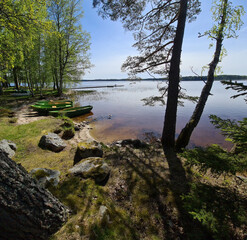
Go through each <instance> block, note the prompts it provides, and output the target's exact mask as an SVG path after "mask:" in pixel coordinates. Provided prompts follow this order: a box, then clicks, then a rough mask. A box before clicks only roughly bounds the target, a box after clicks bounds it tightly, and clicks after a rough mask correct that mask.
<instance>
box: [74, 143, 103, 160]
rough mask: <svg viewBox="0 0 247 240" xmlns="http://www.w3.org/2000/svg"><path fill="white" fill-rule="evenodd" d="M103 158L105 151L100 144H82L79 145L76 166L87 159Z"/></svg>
mask: <svg viewBox="0 0 247 240" xmlns="http://www.w3.org/2000/svg"><path fill="white" fill-rule="evenodd" d="M102 156H103V150H102V148H101V145H100V144H99V143H98V142H96V141H93V142H80V143H78V145H77V150H76V153H75V157H74V165H75V164H77V163H78V162H80V161H81V160H82V159H85V158H89V157H102Z"/></svg>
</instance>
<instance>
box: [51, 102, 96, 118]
mask: <svg viewBox="0 0 247 240" xmlns="http://www.w3.org/2000/svg"><path fill="white" fill-rule="evenodd" d="M92 109H93V106H91V105H88V106H83V107H71V108H66V109H62V110H55V111H49V115H52V116H54V117H57V116H61V115H65V116H67V117H70V118H73V117H77V116H81V115H83V114H86V113H89V112H90V111H91V110H92Z"/></svg>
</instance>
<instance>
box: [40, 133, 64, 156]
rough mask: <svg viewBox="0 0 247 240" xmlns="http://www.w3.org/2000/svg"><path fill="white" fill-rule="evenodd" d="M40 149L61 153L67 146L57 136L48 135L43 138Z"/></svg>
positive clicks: (53, 134)
mask: <svg viewBox="0 0 247 240" xmlns="http://www.w3.org/2000/svg"><path fill="white" fill-rule="evenodd" d="M39 147H41V148H43V149H48V150H51V151H53V152H60V151H62V150H63V149H64V148H65V147H66V144H65V143H64V141H63V140H62V139H61V138H60V137H59V136H58V135H57V134H55V133H48V134H47V135H44V136H42V137H41V139H40V141H39Z"/></svg>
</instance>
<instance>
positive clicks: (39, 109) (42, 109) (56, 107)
mask: <svg viewBox="0 0 247 240" xmlns="http://www.w3.org/2000/svg"><path fill="white" fill-rule="evenodd" d="M72 106H73V104H56V105H36V104H35V105H31V108H32V109H34V110H35V111H37V112H38V113H39V114H42V115H43V114H44V115H47V114H48V113H49V111H52V110H62V109H64V108H71V107H72Z"/></svg>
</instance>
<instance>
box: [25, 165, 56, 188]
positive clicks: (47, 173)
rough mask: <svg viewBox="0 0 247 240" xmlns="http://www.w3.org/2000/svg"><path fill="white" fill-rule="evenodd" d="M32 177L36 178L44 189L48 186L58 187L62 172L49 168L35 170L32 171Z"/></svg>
mask: <svg viewBox="0 0 247 240" xmlns="http://www.w3.org/2000/svg"><path fill="white" fill-rule="evenodd" d="M30 175H31V176H32V177H33V178H35V179H36V180H37V181H38V182H39V184H40V185H41V186H42V187H44V188H46V187H48V186H57V185H58V183H59V176H60V172H59V171H57V170H51V169H47V168H34V169H32V170H31V171H30Z"/></svg>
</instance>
